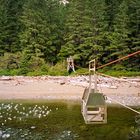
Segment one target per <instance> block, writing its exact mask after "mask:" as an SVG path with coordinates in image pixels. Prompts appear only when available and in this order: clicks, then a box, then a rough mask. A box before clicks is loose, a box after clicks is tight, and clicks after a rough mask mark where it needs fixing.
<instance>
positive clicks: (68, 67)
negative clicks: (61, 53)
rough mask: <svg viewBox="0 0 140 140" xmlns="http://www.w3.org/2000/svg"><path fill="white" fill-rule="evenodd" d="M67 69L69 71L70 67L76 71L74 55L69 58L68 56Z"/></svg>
mask: <svg viewBox="0 0 140 140" xmlns="http://www.w3.org/2000/svg"><path fill="white" fill-rule="evenodd" d="M67 63H68V65H67V71H69V70H70V69H71V70H72V71H73V72H75V68H74V61H73V58H72V56H70V57H69V58H67Z"/></svg>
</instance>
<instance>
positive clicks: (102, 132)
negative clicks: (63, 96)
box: [0, 101, 136, 140]
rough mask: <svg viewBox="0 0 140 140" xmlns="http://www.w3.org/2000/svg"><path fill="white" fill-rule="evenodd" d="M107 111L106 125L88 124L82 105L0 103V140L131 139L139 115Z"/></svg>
mask: <svg viewBox="0 0 140 140" xmlns="http://www.w3.org/2000/svg"><path fill="white" fill-rule="evenodd" d="M107 112H108V123H107V124H100V125H95V124H94V125H86V124H85V123H84V120H83V117H82V114H81V106H80V104H79V103H69V102H68V103H67V102H48V101H43V102H41V101H39V102H36V101H0V140H122V139H123V140H128V136H129V133H130V131H131V129H132V127H133V126H134V125H135V119H134V118H135V115H136V114H135V113H133V112H131V111H129V110H127V109H125V108H121V107H111V106H109V107H108V111H107Z"/></svg>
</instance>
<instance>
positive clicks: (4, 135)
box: [2, 134, 10, 139]
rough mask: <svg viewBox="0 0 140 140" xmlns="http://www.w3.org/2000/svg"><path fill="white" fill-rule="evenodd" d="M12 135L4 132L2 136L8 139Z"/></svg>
mask: <svg viewBox="0 0 140 140" xmlns="http://www.w3.org/2000/svg"><path fill="white" fill-rule="evenodd" d="M9 137H10V134H3V135H2V138H4V139H6V138H9Z"/></svg>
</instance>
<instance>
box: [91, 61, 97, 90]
mask: <svg viewBox="0 0 140 140" xmlns="http://www.w3.org/2000/svg"><path fill="white" fill-rule="evenodd" d="M92 71H93V72H94V91H95V92H97V74H96V60H95V59H94V60H92V61H90V62H89V91H91V85H92V84H91V83H92Z"/></svg>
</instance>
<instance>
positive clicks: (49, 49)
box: [0, 0, 140, 75]
mask: <svg viewBox="0 0 140 140" xmlns="http://www.w3.org/2000/svg"><path fill="white" fill-rule="evenodd" d="M66 2H67V3H65V4H64V3H63V2H62V1H60V0H24V1H23V0H0V73H1V74H6V73H8V72H9V73H10V74H11V75H15V74H16V75H27V74H29V73H31V72H36V73H40V74H51V75H55V74H56V71H59V74H64V71H65V69H66V64H65V63H66V58H67V57H69V56H72V57H73V58H74V61H75V65H76V66H77V67H76V69H78V68H80V67H82V68H86V67H87V66H88V62H89V61H90V60H92V59H93V58H96V59H97V60H98V61H97V65H102V64H105V63H107V62H110V61H112V60H115V59H118V58H120V57H122V56H126V55H127V54H130V53H133V52H136V51H138V50H140V0H69V1H66ZM110 68H111V69H112V70H126V71H139V70H140V55H136V56H134V57H131V58H129V59H127V60H125V61H121V62H119V63H117V65H111V66H110V67H109V69H110Z"/></svg>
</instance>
